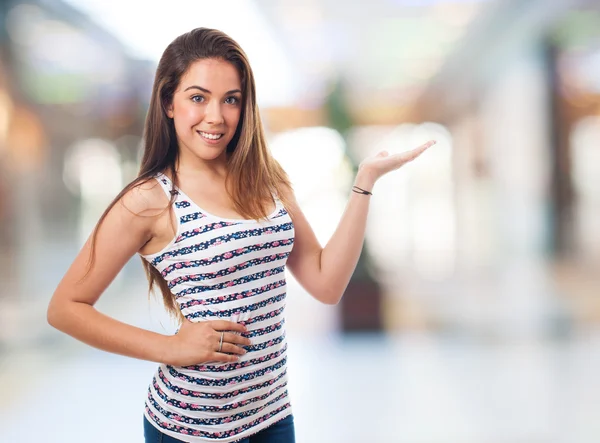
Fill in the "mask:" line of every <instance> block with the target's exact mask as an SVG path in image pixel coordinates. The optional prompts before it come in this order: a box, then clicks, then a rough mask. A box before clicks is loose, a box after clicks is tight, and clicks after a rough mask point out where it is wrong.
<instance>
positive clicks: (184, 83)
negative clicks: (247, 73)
mask: <svg viewBox="0 0 600 443" xmlns="http://www.w3.org/2000/svg"><path fill="white" fill-rule="evenodd" d="M194 85H195V86H201V87H203V88H205V89H208V90H210V91H211V92H212V93H219V92H227V91H231V90H232V89H241V88H242V87H241V81H240V75H239V73H238V71H237V69H236V68H235V66H233V65H232V64H231V63H229V62H226V61H224V60H215V59H204V60H198V61H195V62H194V63H192V64H191V65H190V67H189V68H188V70H187V71H186V72H185V73H184V74H183V76H182V77H181V81H180V82H179V89H181V90H184V89H185V88H187V87H188V86H194Z"/></svg>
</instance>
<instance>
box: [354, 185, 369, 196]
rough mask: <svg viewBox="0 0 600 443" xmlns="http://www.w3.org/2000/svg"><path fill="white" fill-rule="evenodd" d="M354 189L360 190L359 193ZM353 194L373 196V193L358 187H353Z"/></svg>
mask: <svg viewBox="0 0 600 443" xmlns="http://www.w3.org/2000/svg"><path fill="white" fill-rule="evenodd" d="M354 188H356V189H358V191H357V190H356V189H354ZM352 192H356V193H357V194H363V195H373V193H372V192H369V191H365V190H364V189H363V188H359V187H358V186H352Z"/></svg>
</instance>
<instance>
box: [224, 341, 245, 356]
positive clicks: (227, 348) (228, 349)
mask: <svg viewBox="0 0 600 443" xmlns="http://www.w3.org/2000/svg"><path fill="white" fill-rule="evenodd" d="M221 352H225V353H227V354H238V355H244V354H245V353H246V352H247V351H246V350H245V349H244V348H241V347H239V346H236V345H234V344H231V343H223V348H221Z"/></svg>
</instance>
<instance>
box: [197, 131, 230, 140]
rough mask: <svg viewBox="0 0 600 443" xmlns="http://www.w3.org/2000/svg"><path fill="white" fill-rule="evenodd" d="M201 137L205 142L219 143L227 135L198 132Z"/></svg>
mask: <svg viewBox="0 0 600 443" xmlns="http://www.w3.org/2000/svg"><path fill="white" fill-rule="evenodd" d="M196 132H197V133H198V134H199V135H200V137H202V138H203V139H205V140H210V141H217V140H220V139H221V138H222V137H223V136H224V135H225V134H223V133H212V132H204V131H196Z"/></svg>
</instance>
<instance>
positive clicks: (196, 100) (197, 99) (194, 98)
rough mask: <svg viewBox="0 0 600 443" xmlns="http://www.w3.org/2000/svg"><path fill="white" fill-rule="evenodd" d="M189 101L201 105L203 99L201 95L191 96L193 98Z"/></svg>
mask: <svg viewBox="0 0 600 443" xmlns="http://www.w3.org/2000/svg"><path fill="white" fill-rule="evenodd" d="M191 100H192V101H193V102H194V103H202V102H203V101H204V97H202V96H201V95H193V96H192V97H191Z"/></svg>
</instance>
